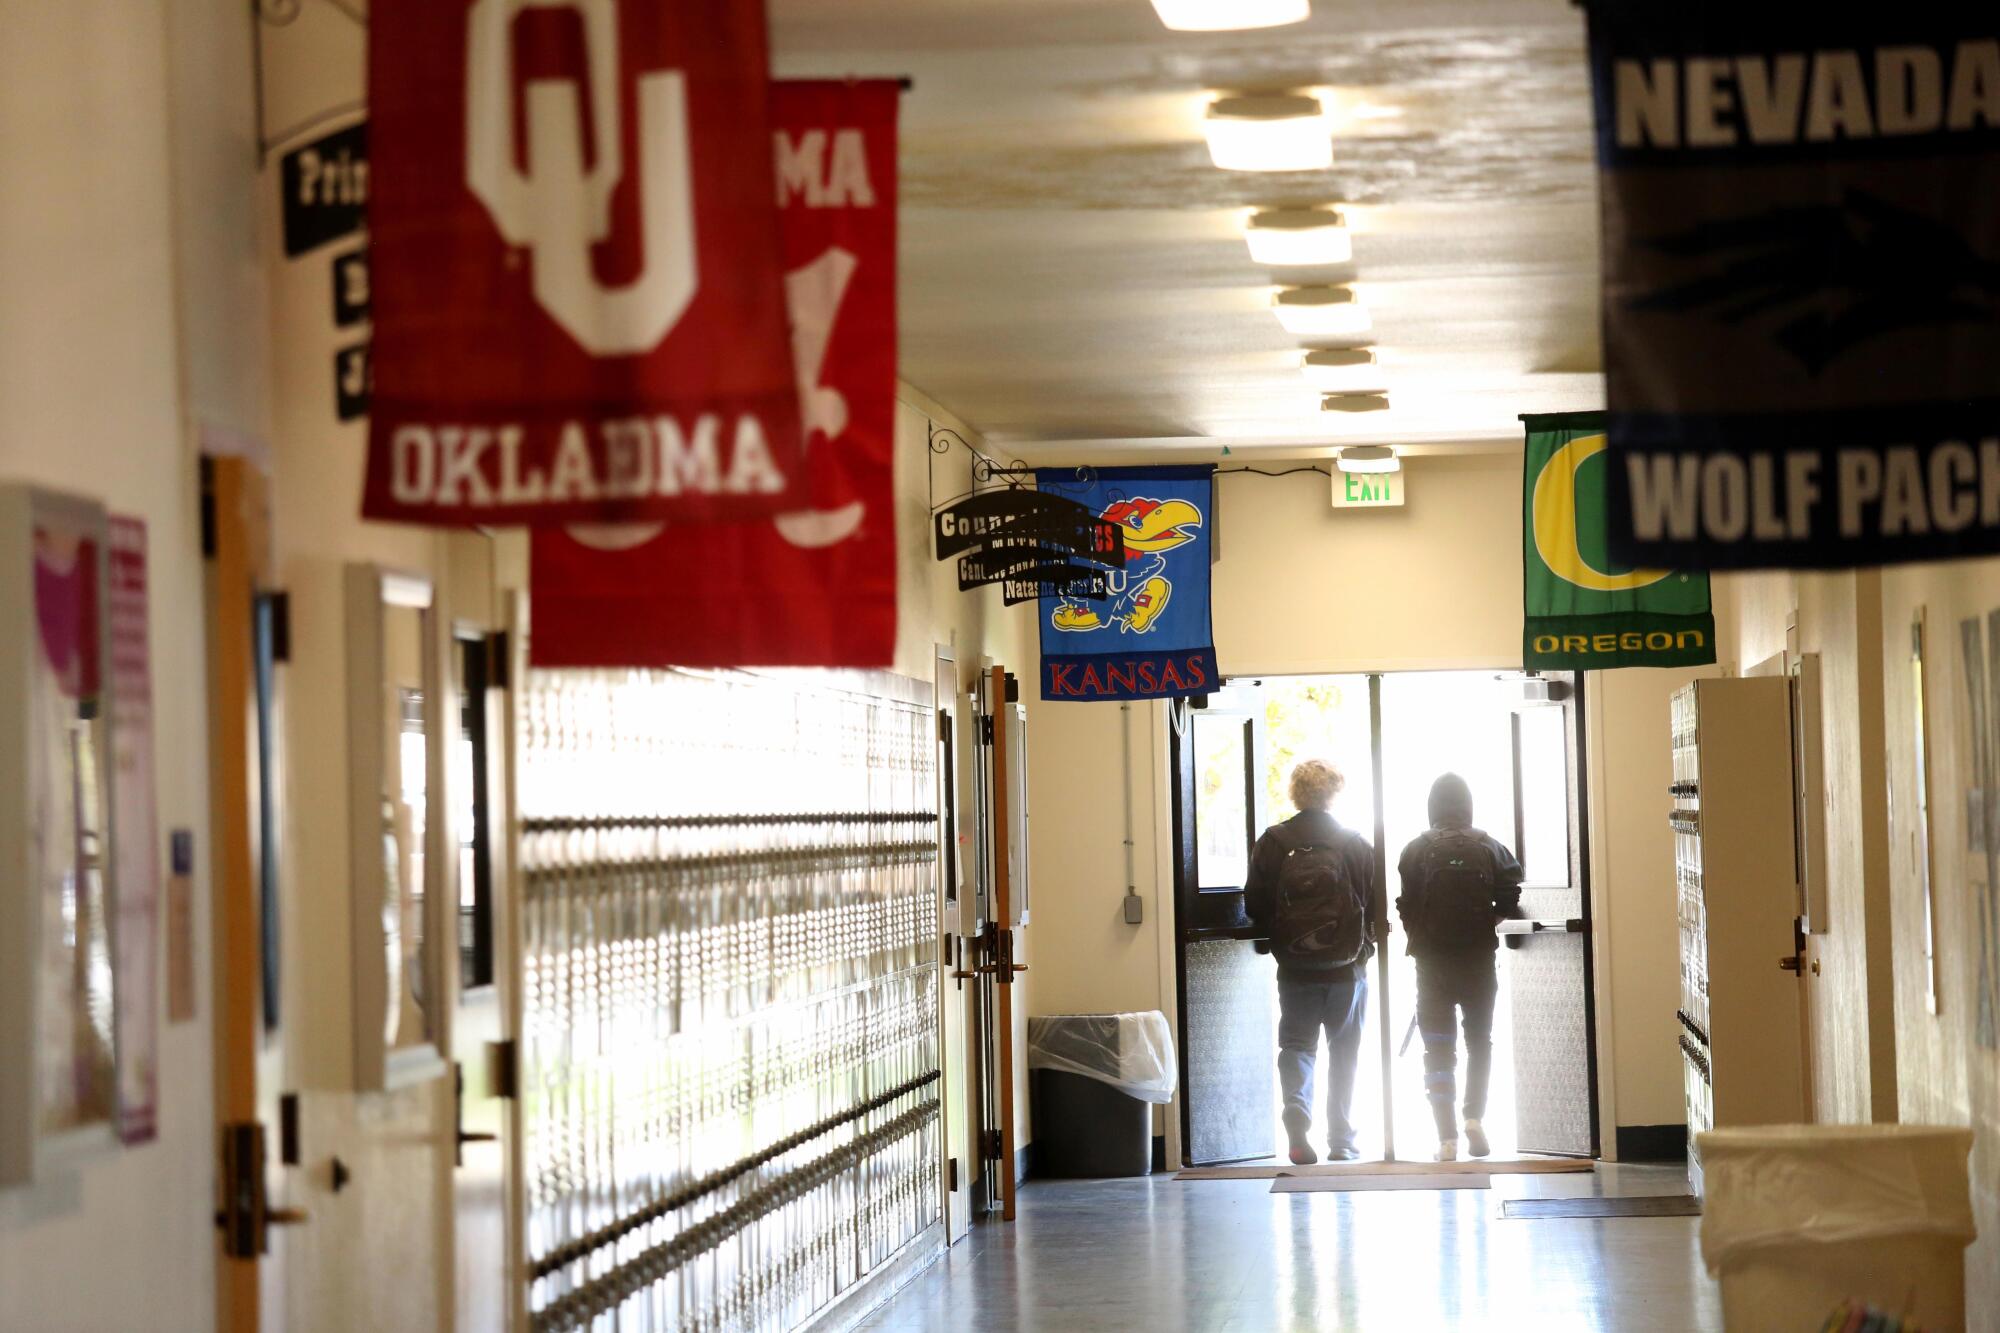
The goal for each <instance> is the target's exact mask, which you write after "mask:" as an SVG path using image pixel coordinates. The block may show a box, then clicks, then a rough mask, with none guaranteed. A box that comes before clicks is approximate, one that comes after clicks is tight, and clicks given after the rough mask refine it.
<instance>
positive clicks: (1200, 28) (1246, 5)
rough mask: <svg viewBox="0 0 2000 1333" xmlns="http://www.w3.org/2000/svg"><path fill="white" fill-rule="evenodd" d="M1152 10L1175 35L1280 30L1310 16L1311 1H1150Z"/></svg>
mask: <svg viewBox="0 0 2000 1333" xmlns="http://www.w3.org/2000/svg"><path fill="white" fill-rule="evenodd" d="M1153 8H1154V9H1156V10H1158V11H1159V15H1160V22H1162V23H1164V24H1166V25H1167V26H1168V27H1169V28H1172V29H1174V31H1176V32H1227V31H1231V30H1233V29H1237V28H1279V27H1283V26H1284V25H1285V24H1287V23H1302V22H1304V21H1305V20H1306V19H1309V18H1311V17H1312V0H1153Z"/></svg>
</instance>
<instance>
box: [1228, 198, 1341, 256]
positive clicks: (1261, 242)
mask: <svg viewBox="0 0 2000 1333" xmlns="http://www.w3.org/2000/svg"><path fill="white" fill-rule="evenodd" d="M1243 236H1244V239H1245V240H1247V241H1248V242H1249V243H1250V258H1251V259H1252V260H1254V261H1255V262H1257V263H1259V264H1270V265H1273V266H1282V267H1290V268H1312V267H1317V266H1321V265H1325V264H1345V263H1347V262H1348V261H1349V260H1351V259H1353V258H1354V240H1353V238H1352V237H1350V236H1349V235H1348V234H1347V219H1346V218H1344V217H1342V216H1341V215H1340V210H1339V209H1336V208H1267V209H1265V210H1263V211H1262V212H1259V213H1252V214H1251V215H1250V221H1249V222H1247V223H1245V224H1244V228H1243Z"/></svg>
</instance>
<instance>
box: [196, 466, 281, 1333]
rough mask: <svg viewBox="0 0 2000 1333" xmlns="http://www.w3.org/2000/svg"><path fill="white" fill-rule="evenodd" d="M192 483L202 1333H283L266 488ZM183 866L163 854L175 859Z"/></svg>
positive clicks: (274, 744) (272, 614) (276, 622)
mask: <svg viewBox="0 0 2000 1333" xmlns="http://www.w3.org/2000/svg"><path fill="white" fill-rule="evenodd" d="M201 475H202V497H201V498H202V512H203V518H204V523H203V527H204V543H203V545H204V554H205V556H206V558H207V568H206V570H205V573H206V576H207V577H206V582H207V601H208V660H209V737H210V754H211V756H212V758H211V763H210V779H211V790H210V798H211V807H210V808H211V815H210V826H209V845H210V847H211V849H212V850H211V852H210V864H211V872H212V873H211V879H212V883H213V886H214V888H213V892H214V901H213V923H212V927H213V941H212V947H211V950H210V955H209V956H210V959H211V966H212V967H213V969H214V974H213V977H212V987H211V989H210V991H209V994H210V995H211V996H212V997H213V1004H214V1015H213V1030H214V1035H215V1062H216V1068H215V1121H216V1125H215V1128H216V1137H215V1142H216V1145H217V1152H218V1158H219V1160H218V1163H217V1171H216V1185H217V1198H216V1208H215V1218H216V1227H217V1236H218V1244H217V1248H216V1327H217V1328H218V1329H220V1330H222V1333H258V1330H259V1329H260V1328H277V1327H279V1326H280V1325H281V1324H282V1323H283V1315H282V1311H283V1310H284V1298H283V1286H282V1282H283V1273H284V1267H283V1261H284V1253H285V1245H284V1241H283V1239H282V1236H283V1232H282V1231H281V1230H279V1228H281V1227H284V1226H287V1225H289V1224H294V1223H301V1222H305V1221H306V1220H307V1217H306V1214H305V1213H304V1212H302V1211H300V1210H297V1209H294V1208H287V1207H284V1206H283V1201H284V1196H285V1193H286V1191H287V1189H288V1188H290V1185H291V1182H287V1180H286V1178H285V1176H286V1173H285V1170H284V1168H285V1166H286V1165H287V1162H288V1159H290V1158H292V1157H293V1156H294V1152H293V1146H292V1145H293V1143H294V1142H295V1139H296V1134H297V1123H298V1112H297V1104H296V1101H295V1100H294V1099H285V1100H282V1101H281V1098H280V1087H281V1081H282V1079H283V1077H284V1048H283V1042H282V1037H283V1029H282V1026H281V1024H282V1022H283V1019H284V1017H285V1015H284V1013H283V1010H282V1006H281V996H282V985H281V980H282V978H281V976H280V973H279V966H280V963H281V960H282V954H281V951H280V949H279V938H280V935H279V920H278V874H277V866H278V855H279V848H278V845H277V830H278V829H279V828H280V826H281V824H282V821H281V819H280V818H279V815H280V810H279V806H278V796H279V793H280V791H281V790H282V784H281V783H280V781H279V763H280V757H281V747H280V744H279V736H280V730H281V729H280V728H279V727H278V726H277V724H276V721H277V718H278V716H279V709H278V699H277V691H278V689H279V685H280V681H279V674H278V670H277V668H278V664H279V660H280V659H281V658H282V657H283V656H284V653H283V651H282V646H283V642H282V641H283V640H284V639H285V638H286V637H288V636H287V635H286V633H285V628H284V627H285V622H286V605H287V604H286V602H285V601H284V599H283V598H282V596H281V595H280V594H277V593H275V592H274V591H273V590H272V589H271V586H270V582H271V579H270V571H271V550H270V484H269V481H268V480H267V479H266V477H265V476H264V474H263V472H262V471H261V470H260V469H258V468H257V467H256V466H255V465H254V464H252V463H250V462H249V461H247V460H245V459H241V458H204V459H203V460H202V469H201ZM183 855H184V850H183V849H182V848H180V847H176V848H175V850H174V856H175V859H176V860H177V861H179V860H181V859H182V857H183ZM189 868H190V867H184V866H181V865H176V866H175V871H176V873H186V872H187V870H188V869H189ZM186 998H187V1002H188V1003H189V1004H193V1003H194V1002H195V1001H194V997H193V996H188V997H186ZM177 1003H178V1001H177Z"/></svg>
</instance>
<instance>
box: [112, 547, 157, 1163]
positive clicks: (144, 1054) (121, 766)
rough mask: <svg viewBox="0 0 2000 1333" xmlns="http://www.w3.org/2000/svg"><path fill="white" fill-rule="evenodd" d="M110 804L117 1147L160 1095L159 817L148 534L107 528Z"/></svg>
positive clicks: (142, 1138)
mask: <svg viewBox="0 0 2000 1333" xmlns="http://www.w3.org/2000/svg"><path fill="white" fill-rule="evenodd" d="M110 565H111V573H110V597H109V600H108V603H107V606H106V609H107V611H108V612H109V617H108V618H109V620H110V633H111V653H110V657H111V673H110V674H111V710H112V718H111V721H112V725H111V754H112V784H111V801H112V812H113V822H112V828H113V830H114V832H115V838H114V841H113V843H112V855H113V858H114V867H115V870H114V877H113V882H114V884H115V886H116V892H115V895H114V898H113V901H114V902H115V903H116V908H115V909H114V910H115V912H116V919H117V928H116V930H115V932H114V934H113V936H112V940H113V944H112V951H113V956H114V959H115V962H114V964H113V965H114V966H115V967H116V969H117V977H118V980H117V992H118V1042H117V1052H118V1055H117V1059H118V1137H119V1138H120V1139H122V1140H123V1141H124V1142H126V1143H144V1142H146V1141H147V1140H149V1139H151V1138H152V1137H153V1136H154V1134H155V1132H156V1128H157V1127H156V1124H155V1118H156V1108H157V1106H158V1100H159V1098H158V1091H159V1045H160V1016H159V985H158V977H157V973H158V970H159V950H160V938H159V919H160V906H159V904H160V866H159V840H160V839H159V828H158V812H157V810H156V809H155V806H154V790H153V671H152V654H151V651H150V647H149V641H148V638H147V622H148V616H147V592H146V524H145V522H144V521H143V520H141V519H136V518H120V517H117V516H113V517H112V519H111V561H110Z"/></svg>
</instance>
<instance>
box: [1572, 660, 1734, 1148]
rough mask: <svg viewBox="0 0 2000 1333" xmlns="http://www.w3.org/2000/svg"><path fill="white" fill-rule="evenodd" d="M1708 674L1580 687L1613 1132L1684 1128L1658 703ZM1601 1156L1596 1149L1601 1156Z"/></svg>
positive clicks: (1664, 749) (1600, 680)
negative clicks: (1617, 1127) (1619, 1129)
mask: <svg viewBox="0 0 2000 1333" xmlns="http://www.w3.org/2000/svg"><path fill="white" fill-rule="evenodd" d="M1711 670H1712V669H1710V668H1705V669H1703V670H1701V671H1596V672H1592V673H1591V674H1590V677H1589V679H1588V680H1587V681H1586V682H1585V697H1586V700H1587V703H1586V709H1587V712H1586V718H1585V726H1586V728H1587V729H1588V732H1589V734H1590V737H1591V746H1590V751H1591V754H1590V772H1589V800H1590V841H1591V873H1592V885H1591V887H1592V890H1593V895H1594V896H1593V904H1594V908H1595V911H1596V923H1595V924H1596V927H1597V939H1596V941H1595V947H1596V957H1597V965H1598V975H1599V977H1600V981H1599V983H1598V987H1597V1003H1598V1007H1599V1012H1598V1024H1599V1028H1600V1034H1601V1035H1600V1047H1599V1051H1598V1061H1599V1071H1598V1083H1599V1091H1600V1096H1601V1097H1603V1098H1605V1099H1606V1100H1608V1101H1610V1102H1611V1103H1612V1112H1611V1117H1610V1118H1611V1120H1612V1123H1615V1124H1619V1125H1678V1124H1682V1123H1684V1122H1685V1121H1686V1119H1687V1113H1686V1110H1685V1107H1684V1103H1683V1097H1684V1093H1683V1090H1682V1085H1681V1061H1680V1046H1679V1040H1680V1023H1679V1021H1678V1020H1677V1019H1676V1018H1675V1017H1674V1011H1675V1010H1676V1009H1677V1008H1678V1007H1679V1005H1680V955H1679V949H1678V938H1679V931H1680V923H1679V910H1678V906H1677V904H1676V902H1675V892H1674V847H1673V832H1672V830H1671V829H1670V828H1668V826H1667V818H1666V812H1667V809H1668V808H1669V805H1670V804H1671V803H1670V801H1669V799H1668V797H1667V794H1666V792H1667V786H1668V784H1669V783H1671V782H1672V781H1673V754H1672V750H1671V747H1670V746H1669V745H1668V741H1667V703H1668V700H1670V699H1671V698H1672V697H1673V693H1674V691H1675V690H1677V689H1679V688H1680V687H1681V686H1683V685H1685V684H1687V682H1689V681H1690V680H1693V679H1695V678H1696V677H1697V676H1700V675H1705V674H1709V671H1711ZM1605 1033H1608V1036H1609V1040H1608V1041H1606V1040H1605V1039H1604V1035H1603V1034H1605ZM1606 1046H1608V1047H1609V1049H1608V1050H1607V1049H1605V1047H1606ZM1611 1146H1612V1145H1611V1144H1610V1143H1606V1144H1605V1148H1606V1150H1607V1151H1609V1150H1610V1148H1611Z"/></svg>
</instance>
